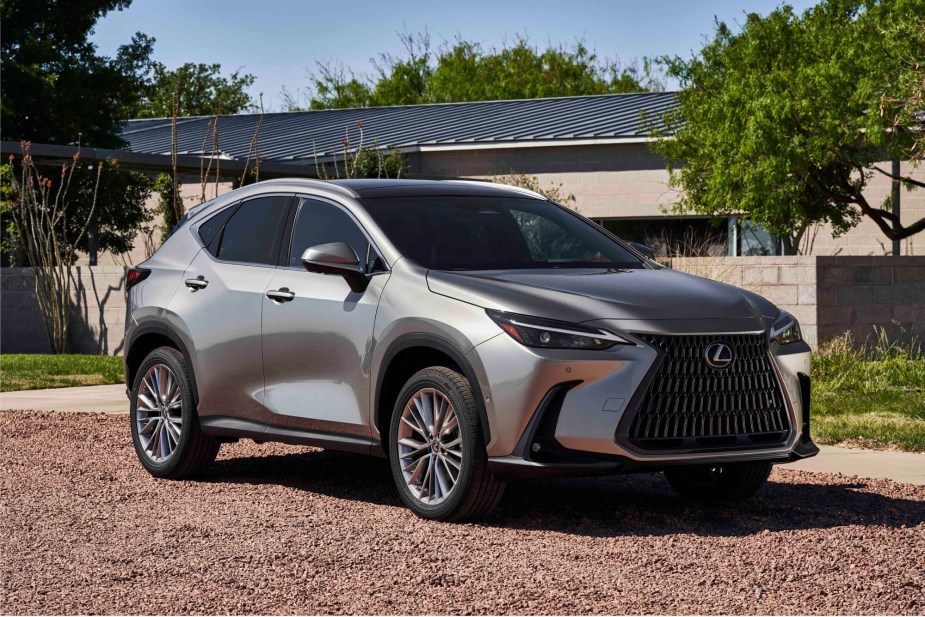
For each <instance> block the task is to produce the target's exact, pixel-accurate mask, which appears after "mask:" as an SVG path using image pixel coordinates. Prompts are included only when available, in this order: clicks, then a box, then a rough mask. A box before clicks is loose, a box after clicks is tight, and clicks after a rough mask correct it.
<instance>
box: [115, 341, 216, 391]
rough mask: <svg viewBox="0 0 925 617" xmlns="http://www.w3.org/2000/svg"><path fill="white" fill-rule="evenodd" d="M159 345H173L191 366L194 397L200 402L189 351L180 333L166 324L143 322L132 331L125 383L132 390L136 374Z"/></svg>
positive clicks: (126, 360)
mask: <svg viewBox="0 0 925 617" xmlns="http://www.w3.org/2000/svg"><path fill="white" fill-rule="evenodd" d="M158 347H173V348H175V349H176V350H177V351H179V352H180V353H181V354H183V359H184V360H185V361H186V365H187V367H188V368H189V375H190V377H191V379H192V381H193V383H192V387H193V398H194V400H195V401H196V403H197V404H198V403H199V388H198V387H197V386H196V373H195V371H194V370H193V363H192V361H191V359H190V355H189V351H188V350H187V348H186V345H185V344H184V343H183V339H181V338H180V335H179V334H177V333H176V332H174V331H173V329H171V328H170V327H168V326H167V325H166V324H159V323H151V324H142V325H140V326H138V328H137V329H136V330H135V331H134V332H133V333H132V338H131V340H130V341H129V344H128V345H127V346H126V351H125V385H126V387H127V388H128V389H129V390H131V388H132V385H133V384H134V383H135V376H136V375H137V373H138V368H139V367H140V366H141V363H142V362H144V359H145V358H146V357H147V356H148V354H149V353H151V352H152V351H154V350H155V349H157V348H158Z"/></svg>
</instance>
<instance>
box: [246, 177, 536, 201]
mask: <svg viewBox="0 0 925 617" xmlns="http://www.w3.org/2000/svg"><path fill="white" fill-rule="evenodd" d="M322 182H323V184H324V185H327V186H328V187H330V188H333V187H331V186H330V185H334V186H338V187H342V189H344V190H345V191H346V192H349V193H351V194H352V195H353V196H354V197H357V198H360V199H373V198H377V197H405V196H410V195H422V196H426V195H468V196H477V197H507V198H515V199H516V198H520V199H545V197H543V196H542V195H540V194H539V193H535V192H533V191H530V190H527V189H522V188H519V187H515V186H507V185H503V184H493V183H491V182H485V181H479V180H418V179H388V178H382V179H377V178H364V179H357V180H325V181H320V180H313V179H307V178H279V179H276V180H267V181H264V182H261V183H260V184H263V185H270V184H277V183H280V184H282V183H285V184H289V185H304V186H306V187H318V186H319V183H322Z"/></svg>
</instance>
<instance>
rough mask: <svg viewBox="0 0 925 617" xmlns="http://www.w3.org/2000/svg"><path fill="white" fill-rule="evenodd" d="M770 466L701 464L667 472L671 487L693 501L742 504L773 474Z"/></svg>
mask: <svg viewBox="0 0 925 617" xmlns="http://www.w3.org/2000/svg"><path fill="white" fill-rule="evenodd" d="M771 467H772V465H771V463H737V464H731V465H698V466H691V467H678V468H676V469H669V470H666V471H665V478H666V479H667V480H668V483H669V484H671V487H672V488H673V489H674V490H675V491H677V492H678V494H680V495H681V496H682V497H684V498H685V499H690V500H693V501H742V500H745V499H748V498H749V497H752V496H753V495H754V494H755V493H757V492H758V490H759V489H760V488H761V487H762V486H764V483H765V482H766V481H767V479H768V476H769V475H771Z"/></svg>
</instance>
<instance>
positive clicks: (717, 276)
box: [671, 256, 925, 347]
mask: <svg viewBox="0 0 925 617" xmlns="http://www.w3.org/2000/svg"><path fill="white" fill-rule="evenodd" d="M671 267H672V268H674V269H675V270H680V271H682V272H688V273H690V274H696V275H697V276H703V277H705V278H710V279H714V280H718V281H722V282H723V283H728V284H730V285H735V286H736V287H742V288H744V289H747V290H749V291H752V292H754V293H756V294H758V295H760V296H764V297H765V298H767V299H768V300H770V301H771V302H773V303H774V304H776V305H777V306H778V307H779V308H782V309H784V310H785V311H787V312H789V313H790V314H792V315H793V316H794V317H796V318H797V319H798V320H799V321H800V327H801V328H802V330H803V336H804V338H805V339H806V341H807V342H808V343H809V344H810V345H812V346H813V347H815V346H816V345H817V344H818V342H819V341H820V340H824V339H820V338H819V332H818V314H817V306H816V301H817V294H818V290H817V283H816V281H817V273H816V257H800V256H794V257H685V258H674V259H672V260H671ZM923 325H925V322H923Z"/></svg>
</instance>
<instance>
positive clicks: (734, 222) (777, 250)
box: [726, 216, 783, 257]
mask: <svg viewBox="0 0 925 617" xmlns="http://www.w3.org/2000/svg"><path fill="white" fill-rule="evenodd" d="M727 226H728V234H727V237H728V238H729V243H728V251H727V253H726V254H727V255H730V256H732V257H739V256H753V255H782V254H783V253H782V251H781V243H780V241H779V240H778V239H777V238H775V237H774V236H772V235H771V234H770V233H769V232H768V231H767V230H765V229H763V228H762V227H761V226H760V225H756V224H754V223H752V222H751V221H749V220H748V219H746V218H740V217H737V216H733V217H731V218H730V219H729V221H728V222H727Z"/></svg>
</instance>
